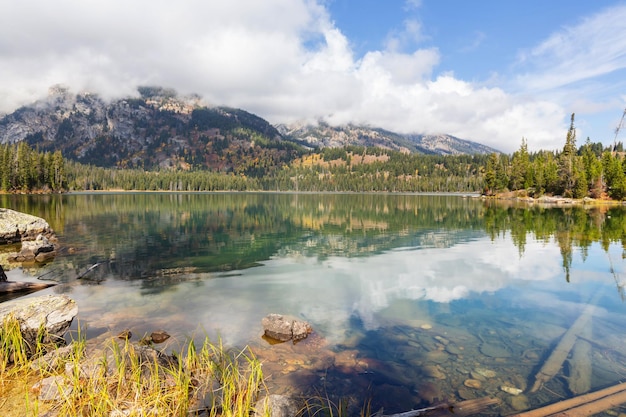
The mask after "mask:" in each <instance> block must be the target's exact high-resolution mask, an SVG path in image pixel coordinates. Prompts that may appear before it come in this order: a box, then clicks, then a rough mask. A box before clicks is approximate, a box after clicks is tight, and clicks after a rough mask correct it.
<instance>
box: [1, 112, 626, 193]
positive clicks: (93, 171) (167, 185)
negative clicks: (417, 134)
mask: <svg viewBox="0 0 626 417" xmlns="http://www.w3.org/2000/svg"><path fill="white" fill-rule="evenodd" d="M218 145H219V144H218ZM215 146H217V145H215ZM622 151H623V149H622V144H621V143H619V144H616V145H614V146H612V147H607V148H605V147H603V146H602V144H601V143H592V142H591V141H590V139H589V138H587V140H586V142H585V143H584V145H582V146H580V147H577V145H576V129H575V126H574V115H572V118H571V124H570V128H569V130H568V132H567V135H566V138H565V144H564V146H563V149H562V150H560V151H545V150H542V151H539V152H535V153H530V152H529V151H528V147H527V143H526V140H525V139H522V142H521V145H520V148H519V149H518V150H517V151H515V152H514V153H513V154H512V155H506V154H498V153H491V154H489V155H424V154H417V153H408V152H401V151H392V150H389V149H383V148H373V147H362V146H348V147H343V148H328V147H327V148H321V149H314V150H310V151H308V152H299V153H298V154H294V157H293V159H291V160H284V159H283V160H278V159H272V158H267V159H265V158H262V157H259V156H258V155H256V156H255V157H254V158H253V157H250V158H249V159H246V155H245V154H241V155H239V156H238V157H239V158H240V159H242V160H244V162H245V163H241V164H238V165H237V168H233V169H230V170H227V171H224V170H219V171H209V170H206V169H202V168H200V167H194V166H193V165H190V166H189V167H188V168H186V169H181V168H176V169H173V168H159V169H154V170H143V169H138V168H137V169H120V168H104V167H97V166H94V165H88V164H81V163H78V162H74V161H69V160H64V158H63V156H62V155H61V152H60V151H54V152H49V151H46V152H41V151H39V150H37V149H32V148H31V147H30V146H29V145H28V144H27V143H25V142H20V143H19V144H13V145H0V158H2V165H1V169H0V187H1V189H2V191H4V192H33V191H43V192H60V191H89V190H138V191H144V190H146V191H147V190H150V191H157V190H165V191H228V190H231V191H254V190H264V191H310V192H318V191H333V192H334V191H337V192H339V191H348V192H371V191H384V192H482V193H485V194H487V195H493V194H496V193H501V192H506V191H519V190H524V191H525V193H526V194H528V195H529V196H534V197H537V196H541V195H544V194H549V195H561V196H564V197H574V198H584V197H592V198H606V197H609V198H612V199H615V200H623V199H624V198H625V197H626V173H625V169H626V164H624V152H622Z"/></svg>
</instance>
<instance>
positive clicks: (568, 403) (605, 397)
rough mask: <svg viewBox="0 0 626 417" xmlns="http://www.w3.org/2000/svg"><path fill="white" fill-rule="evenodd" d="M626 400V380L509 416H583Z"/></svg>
mask: <svg viewBox="0 0 626 417" xmlns="http://www.w3.org/2000/svg"><path fill="white" fill-rule="evenodd" d="M625 402H626V382H624V383H621V384H617V385H614V386H612V387H609V388H605V389H603V390H600V391H596V392H591V393H589V394H584V395H579V396H578V397H574V398H570V399H569V400H564V401H559V402H558V403H554V404H550V405H547V406H545V407H542V408H537V409H535V410H532V411H525V412H523V413H519V414H515V415H513V416H509V417H557V416H559V417H565V416H568V417H582V416H590V415H593V414H597V413H600V412H602V411H604V410H608V409H609V408H613V407H616V406H618V405H620V404H623V403H625Z"/></svg>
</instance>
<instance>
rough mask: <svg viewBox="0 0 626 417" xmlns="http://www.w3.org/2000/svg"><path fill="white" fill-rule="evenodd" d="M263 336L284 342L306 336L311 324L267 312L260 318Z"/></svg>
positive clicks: (309, 331)
mask: <svg viewBox="0 0 626 417" xmlns="http://www.w3.org/2000/svg"><path fill="white" fill-rule="evenodd" d="M261 324H262V325H263V332H264V334H265V336H267V337H269V338H272V339H274V340H278V341H280V342H286V341H288V340H293V341H294V342H296V341H298V340H302V339H304V338H306V337H307V336H308V335H309V334H310V333H311V326H310V325H309V324H308V323H307V322H304V321H301V320H294V319H287V318H285V317H284V316H282V315H280V314H268V315H267V316H265V317H263V319H262V320H261Z"/></svg>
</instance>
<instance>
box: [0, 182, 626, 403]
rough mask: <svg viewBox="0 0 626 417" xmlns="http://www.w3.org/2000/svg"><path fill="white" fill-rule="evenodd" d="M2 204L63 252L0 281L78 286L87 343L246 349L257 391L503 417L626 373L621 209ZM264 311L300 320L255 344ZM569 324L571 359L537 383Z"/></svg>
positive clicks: (333, 198) (220, 198)
mask: <svg viewBox="0 0 626 417" xmlns="http://www.w3.org/2000/svg"><path fill="white" fill-rule="evenodd" d="M0 200H2V206H3V207H7V208H11V209H14V210H19V211H23V212H27V213H30V214H34V215H37V216H40V217H43V218H44V219H46V220H47V221H48V223H50V225H51V226H52V227H53V229H54V230H55V231H56V233H57V236H58V239H59V244H60V246H61V248H60V250H59V253H58V255H57V257H56V259H55V260H54V261H53V262H51V263H49V264H47V265H45V266H42V267H26V266H25V267H24V268H15V269H12V270H10V271H8V272H7V275H8V276H9V279H14V280H17V279H31V280H32V279H35V278H36V277H42V278H47V279H53V280H55V281H57V282H58V283H59V285H57V286H55V287H53V288H51V289H48V290H45V291H43V292H38V293H36V294H32V295H31V296H33V295H41V294H45V293H62V294H67V295H69V296H70V297H72V298H74V299H75V300H76V302H77V303H78V306H79V323H75V325H74V327H75V328H76V326H78V325H80V327H81V328H82V329H84V331H85V332H86V334H87V336H88V337H89V338H100V337H109V336H111V335H114V334H117V333H119V332H120V331H122V330H123V329H125V328H130V329H131V330H132V332H133V334H134V335H136V337H137V338H139V337H141V335H143V334H145V333H147V332H150V331H152V330H159V329H163V330H166V331H167V332H169V333H170V334H171V335H172V336H173V337H172V338H171V339H170V340H168V341H167V342H166V343H165V344H163V345H159V347H160V348H162V349H165V350H171V349H176V347H177V346H180V344H181V343H183V342H184V341H186V340H188V339H189V338H196V339H198V340H201V339H204V337H205V336H207V335H208V336H209V337H210V338H211V339H212V340H218V339H221V340H222V342H223V343H224V345H226V346H229V347H236V348H243V347H245V346H249V347H250V349H251V351H252V352H254V354H255V355H257V356H258V358H259V359H260V360H261V361H262V362H263V364H264V365H263V368H264V375H265V377H266V379H267V387H268V389H269V390H270V391H271V392H273V393H287V394H290V395H303V396H305V397H312V396H319V397H326V396H327V397H329V398H331V399H333V401H336V402H338V401H339V400H340V399H341V400H343V401H347V402H349V404H350V405H351V407H353V409H355V410H357V411H358V410H359V409H360V408H361V407H362V406H363V404H364V402H365V401H368V400H369V401H371V407H372V409H373V410H378V409H379V408H380V407H384V409H385V413H393V412H402V411H407V410H410V409H412V408H416V407H423V406H426V405H429V404H432V403H434V402H437V401H442V400H449V401H461V400H467V399H472V398H480V397H484V396H492V397H497V398H499V399H500V400H501V403H500V405H498V406H496V407H495V408H492V409H491V412H493V413H496V414H497V413H500V414H509V413H512V412H514V411H515V410H521V409H524V408H536V407H539V406H541V405H542V404H547V403H551V402H554V401H556V400H559V399H563V398H568V397H571V396H574V395H576V394H579V393H582V392H585V391H588V390H597V389H600V388H603V387H606V386H610V385H613V384H616V383H618V382H620V381H623V380H624V378H626V330H625V328H624V322H625V319H626V305H625V303H624V298H625V296H626V294H625V292H624V285H626V276H625V271H624V264H625V262H624V258H625V256H626V252H625V251H626V249H625V248H626V211H625V209H624V208H623V207H618V206H611V207H609V206H595V207H586V208H583V207H571V206H567V207H545V206H540V205H537V204H536V205H532V206H523V205H518V204H515V203H513V202H496V201H484V200H481V199H479V198H471V197H467V196H457V195H388V194H348V195H346V194H272V193H250V194H248V193H246V194H243V193H214V194H206V193H198V194H193V193H184V194H176V193H118V194H116V193H101V194H100V193H98V194H70V195H52V196H49V195H48V196H16V195H3V196H0ZM15 250H16V248H15V247H5V248H2V251H3V253H6V252H9V251H15ZM90 267H92V268H91V269H89V268H90ZM589 305H593V306H595V307H594V308H590V307H589ZM269 313H280V314H286V315H290V316H293V317H296V318H299V319H301V320H306V321H308V322H309V323H310V324H311V326H312V327H313V329H314V331H313V333H312V334H311V335H310V336H309V338H307V339H306V340H304V341H302V342H299V343H297V344H293V343H291V342H289V343H282V344H273V343H269V341H267V340H265V339H263V338H262V337H261V336H262V328H261V319H262V318H263V317H264V316H265V315H267V314H269ZM568 329H572V331H573V332H574V333H575V336H576V337H575V344H574V346H573V348H572V349H571V352H569V353H568V354H567V358H566V360H565V361H564V363H563V364H562V365H560V364H557V367H556V369H557V371H556V372H555V373H554V375H549V376H547V377H545V376H541V377H540V378H539V381H537V378H536V375H538V374H539V375H543V374H542V373H540V370H541V369H542V366H543V365H544V364H545V363H546V361H548V360H549V357H550V354H551V352H552V351H553V350H554V348H555V346H556V345H557V343H558V342H559V341H560V340H561V339H562V337H563V336H564V335H565V334H566V332H567V331H568ZM517 390H521V391H522V393H521V394H519V395H514V394H518V393H519V391H517Z"/></svg>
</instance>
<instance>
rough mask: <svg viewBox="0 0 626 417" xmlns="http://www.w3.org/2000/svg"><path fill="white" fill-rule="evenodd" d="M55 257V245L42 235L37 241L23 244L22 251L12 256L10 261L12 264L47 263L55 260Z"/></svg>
mask: <svg viewBox="0 0 626 417" xmlns="http://www.w3.org/2000/svg"><path fill="white" fill-rule="evenodd" d="M55 255H56V252H55V250H54V245H53V244H52V243H51V242H50V240H48V238H47V237H45V236H44V235H42V234H40V235H38V236H37V238H36V239H35V240H27V241H24V242H22V249H21V250H20V251H19V252H17V253H12V254H10V255H9V258H8V259H9V261H12V262H29V261H37V262H45V261H47V260H50V259H52V258H54V257H55Z"/></svg>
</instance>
